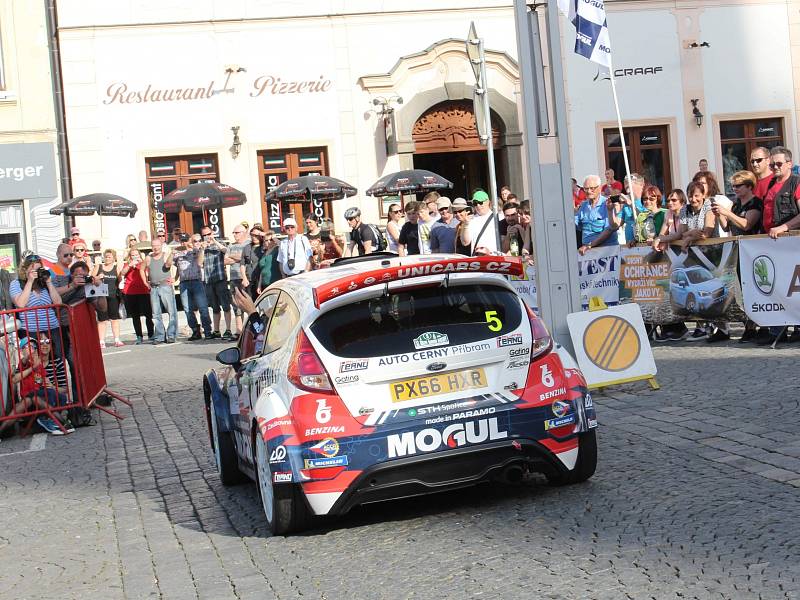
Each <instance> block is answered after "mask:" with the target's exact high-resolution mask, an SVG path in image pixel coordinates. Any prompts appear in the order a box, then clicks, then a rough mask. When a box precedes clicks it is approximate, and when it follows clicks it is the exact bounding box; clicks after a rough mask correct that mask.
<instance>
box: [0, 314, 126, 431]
mask: <svg viewBox="0 0 800 600" xmlns="http://www.w3.org/2000/svg"><path fill="white" fill-rule="evenodd" d="M53 322H58V323H59V324H60V326H58V327H50V325H52V324H53ZM65 328H67V329H65ZM67 331H69V335H67V334H66V332H67ZM70 348H71V353H70V352H69V349H70ZM70 356H71V362H68V361H67V358H68V357H70ZM70 378H72V383H73V385H70ZM23 392H24V393H23ZM102 394H107V395H109V396H112V397H114V398H116V399H118V400H120V401H121V402H124V403H125V404H127V405H128V406H130V402H128V400H126V399H125V398H122V397H121V396H119V395H117V394H115V393H114V392H112V391H110V390H109V389H108V388H107V382H106V374H105V367H104V365H103V355H102V351H101V349H100V340H99V338H98V336H97V321H96V320H95V311H94V307H93V306H91V305H90V304H88V303H87V302H81V303H79V304H77V305H75V306H64V305H49V306H42V307H36V308H20V309H15V310H9V311H0V431H2V430H3V429H5V428H6V427H8V426H9V425H11V424H12V423H13V422H15V421H18V420H19V421H24V422H26V424H25V427H24V432H27V431H28V430H29V429H30V427H31V426H32V425H33V421H34V420H35V418H36V417H41V416H47V417H50V418H51V419H53V420H54V422H55V423H56V424H57V425H58V426H59V427H60V428H61V429H62V431H64V427H63V425H62V423H61V420H60V418H59V416H58V415H59V413H61V412H62V411H67V410H69V409H74V408H78V407H83V408H91V407H93V406H94V407H97V408H99V409H100V410H103V411H105V412H107V413H109V414H111V415H113V416H115V417H117V418H119V419H121V418H122V417H121V416H120V415H118V414H117V413H116V412H114V411H113V410H111V409H109V408H107V407H105V406H99V405H97V404H95V402H96V400H97V399H98V398H99V397H100V396H101V395H102Z"/></svg>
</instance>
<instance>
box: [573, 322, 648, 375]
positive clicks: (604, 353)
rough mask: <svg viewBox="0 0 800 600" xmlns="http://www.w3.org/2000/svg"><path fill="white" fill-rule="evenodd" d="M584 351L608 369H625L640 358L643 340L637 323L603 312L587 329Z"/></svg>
mask: <svg viewBox="0 0 800 600" xmlns="http://www.w3.org/2000/svg"><path fill="white" fill-rule="evenodd" d="M583 351H584V352H585V353H586V357H587V358H588V359H589V360H590V361H591V362H592V364H594V365H595V366H596V367H598V368H600V369H603V370H604V371H624V370H625V369H628V368H630V367H631V366H632V365H633V364H634V363H635V362H636V360H637V359H638V358H639V353H640V352H641V344H640V342H639V335H638V334H637V333H636V329H634V327H633V325H631V324H630V323H629V322H628V321H626V320H625V319H622V318H620V317H616V316H613V315H607V316H602V317H599V318H597V319H595V320H594V321H592V322H591V323H589V325H588V326H587V327H586V329H585V330H584V332H583Z"/></svg>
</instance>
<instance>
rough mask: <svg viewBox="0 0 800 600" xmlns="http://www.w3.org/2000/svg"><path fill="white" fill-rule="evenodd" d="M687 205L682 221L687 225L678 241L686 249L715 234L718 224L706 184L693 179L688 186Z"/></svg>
mask: <svg viewBox="0 0 800 600" xmlns="http://www.w3.org/2000/svg"><path fill="white" fill-rule="evenodd" d="M686 198H687V202H688V203H687V205H686V210H685V211H684V216H683V218H682V219H681V223H682V224H683V225H684V226H685V229H684V231H683V235H681V239H680V240H679V241H678V242H677V244H678V245H679V246H681V247H682V248H683V249H684V250H685V249H686V248H688V247H689V246H691V245H692V244H693V243H694V242H696V241H698V240H703V239H706V238H710V237H712V236H713V235H714V229H715V227H716V224H717V219H716V216H715V215H714V213H713V211H712V210H711V199H710V198H707V197H706V186H705V185H704V184H703V183H702V182H699V181H692V182H691V183H690V184H689V186H688V187H687V188H686Z"/></svg>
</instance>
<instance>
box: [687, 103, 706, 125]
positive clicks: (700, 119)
mask: <svg viewBox="0 0 800 600" xmlns="http://www.w3.org/2000/svg"><path fill="white" fill-rule="evenodd" d="M689 102H691V103H692V115H694V122H695V123H696V124H697V126H698V127H702V126H703V113H701V112H700V109H699V108H697V103H698V102H700V98H692V99H691V100H689Z"/></svg>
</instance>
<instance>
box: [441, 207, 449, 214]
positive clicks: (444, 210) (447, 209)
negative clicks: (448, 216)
mask: <svg viewBox="0 0 800 600" xmlns="http://www.w3.org/2000/svg"><path fill="white" fill-rule="evenodd" d="M449 210H450V209H449V208H440V209H439V212H440V213H443V212H447V211H449Z"/></svg>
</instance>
